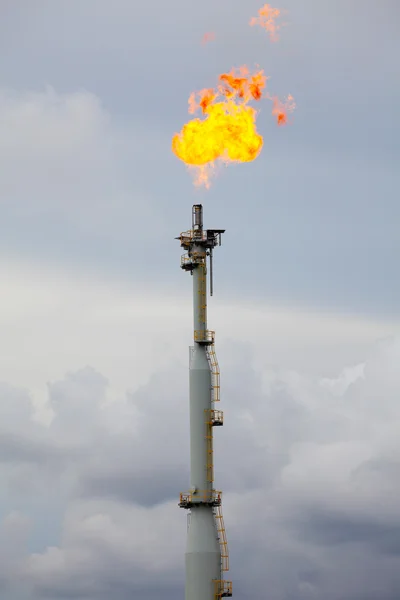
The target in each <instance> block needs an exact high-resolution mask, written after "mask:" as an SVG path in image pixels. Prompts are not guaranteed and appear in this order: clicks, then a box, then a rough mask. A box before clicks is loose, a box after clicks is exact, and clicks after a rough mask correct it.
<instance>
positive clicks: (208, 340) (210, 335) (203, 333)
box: [194, 329, 215, 346]
mask: <svg viewBox="0 0 400 600" xmlns="http://www.w3.org/2000/svg"><path fill="white" fill-rule="evenodd" d="M214 339H215V331H209V330H208V329H205V330H202V329H198V330H196V331H195V332H194V341H195V342H200V343H203V344H207V346H210V345H211V344H213V343H214Z"/></svg>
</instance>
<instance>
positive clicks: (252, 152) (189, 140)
mask: <svg viewBox="0 0 400 600" xmlns="http://www.w3.org/2000/svg"><path fill="white" fill-rule="evenodd" d="M219 80H220V84H219V85H218V86H217V88H216V89H205V90H202V91H201V92H198V93H197V94H196V93H193V94H191V96H190V98H189V113H190V114H194V113H196V112H197V111H198V110H201V112H202V114H203V115H204V116H205V118H204V119H203V120H201V119H199V118H195V119H192V120H191V121H189V122H188V123H186V125H184V127H183V129H182V131H181V132H180V133H177V134H175V135H174V137H173V139H172V150H173V152H174V153H175V154H176V156H177V157H178V158H180V159H181V160H182V161H183V162H185V163H186V164H187V165H188V166H190V167H191V168H192V169H193V168H194V169H195V184H196V185H204V186H205V187H207V188H208V187H209V186H210V177H211V175H212V173H213V170H214V167H215V166H216V162H217V161H220V162H222V163H230V162H250V161H252V160H254V159H255V158H257V156H258V155H259V153H260V151H261V148H262V145H263V138H262V136H261V135H259V134H258V132H257V128H256V118H257V111H256V110H255V109H254V108H253V107H252V106H250V105H249V102H250V101H251V100H255V101H258V100H260V99H261V97H262V91H263V89H264V88H265V85H266V81H267V78H266V76H265V75H264V73H263V71H258V72H255V73H254V74H249V71H248V69H247V67H241V68H240V69H239V72H238V73H236V72H235V70H234V69H233V70H232V71H231V72H230V73H223V74H222V75H220V77H219Z"/></svg>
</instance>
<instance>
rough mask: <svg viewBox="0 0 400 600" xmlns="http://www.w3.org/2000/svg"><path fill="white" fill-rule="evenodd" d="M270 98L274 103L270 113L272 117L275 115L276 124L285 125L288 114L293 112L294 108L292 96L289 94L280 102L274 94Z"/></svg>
mask: <svg viewBox="0 0 400 600" xmlns="http://www.w3.org/2000/svg"><path fill="white" fill-rule="evenodd" d="M271 100H272V101H273V103H274V104H273V108H272V114H273V116H274V117H276V122H277V125H279V126H281V125H287V123H288V114H289V113H291V112H293V111H294V109H295V108H296V104H295V102H294V98H293V96H291V95H290V94H289V96H288V97H287V98H286V101H285V102H281V101H280V100H279V98H277V97H276V96H274V97H273V98H271Z"/></svg>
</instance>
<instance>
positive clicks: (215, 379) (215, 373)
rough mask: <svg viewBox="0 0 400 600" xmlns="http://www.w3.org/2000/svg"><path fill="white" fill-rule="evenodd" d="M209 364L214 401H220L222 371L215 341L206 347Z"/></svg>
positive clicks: (212, 399)
mask: <svg viewBox="0 0 400 600" xmlns="http://www.w3.org/2000/svg"><path fill="white" fill-rule="evenodd" d="M206 354H207V360H208V364H209V365H210V369H211V392H212V398H211V401H212V402H219V401H220V399H221V397H220V389H221V387H220V372H219V365H218V359H217V355H216V354H215V346H214V342H213V343H212V344H210V345H209V346H207V349H206Z"/></svg>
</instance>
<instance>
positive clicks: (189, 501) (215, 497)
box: [179, 490, 222, 508]
mask: <svg viewBox="0 0 400 600" xmlns="http://www.w3.org/2000/svg"><path fill="white" fill-rule="evenodd" d="M221 501H222V492H218V491H216V490H210V491H208V490H201V491H198V492H196V493H193V492H181V493H180V495H179V506H181V507H182V508H190V506H192V505H193V504H209V505H211V506H217V507H218V506H219V505H220V504H221Z"/></svg>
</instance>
